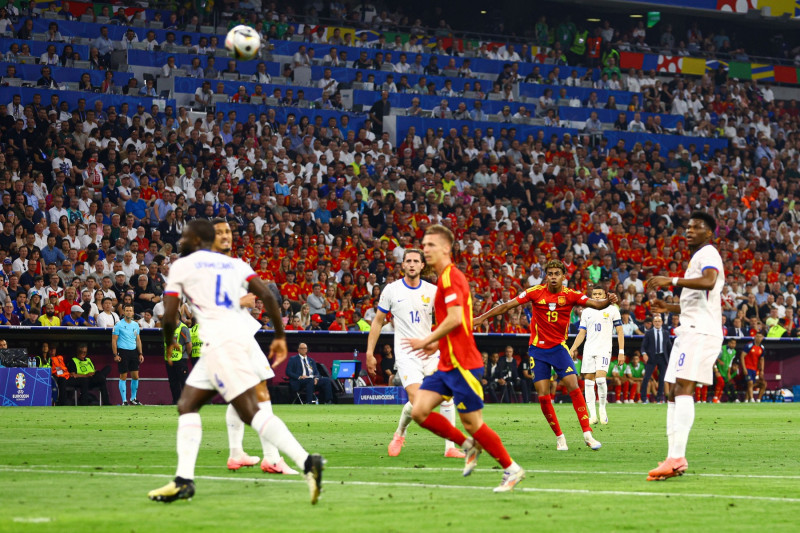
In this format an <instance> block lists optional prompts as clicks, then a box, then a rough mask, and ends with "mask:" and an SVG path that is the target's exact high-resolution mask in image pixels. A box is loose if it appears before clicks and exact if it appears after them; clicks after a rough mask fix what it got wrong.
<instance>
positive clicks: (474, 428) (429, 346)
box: [402, 224, 525, 492]
mask: <svg viewBox="0 0 800 533" xmlns="http://www.w3.org/2000/svg"><path fill="white" fill-rule="evenodd" d="M454 240H455V238H454V237H453V232H452V231H450V230H449V229H447V228H446V227H445V226H442V225H439V224H434V225H432V226H429V227H428V229H426V230H425V236H424V237H423V239H422V249H423V252H424V253H425V261H426V262H427V263H428V264H429V265H431V266H432V267H433V268H434V270H436V274H437V275H438V278H439V279H438V281H437V284H436V298H435V299H434V310H435V312H436V322H437V324H438V325H437V327H436V329H435V330H434V331H432V332H431V333H430V334H428V335H427V336H426V337H425V338H423V339H420V338H412V339H404V340H403V341H402V344H403V345H404V346H405V347H406V348H407V349H410V350H413V351H415V352H418V351H423V352H424V353H426V354H427V355H433V354H434V353H436V350H437V348H438V350H439V365H438V368H437V370H436V372H434V373H433V374H431V375H430V376H427V377H425V379H424V380H423V381H422V385H421V386H420V388H419V390H418V391H417V394H416V396H415V398H414V408H413V409H412V411H411V416H412V418H413V419H414V421H415V422H417V423H418V424H419V425H420V426H422V427H424V428H425V429H427V430H429V431H431V432H433V433H435V434H436V435H439V436H440V437H442V438H444V439H448V440H451V441H453V442H455V443H456V444H458V445H459V446H462V447H463V448H464V452H465V453H466V460H465V465H464V472H463V473H464V475H465V476H468V475H470V474H471V473H472V471H473V470H474V469H475V466H476V465H477V464H478V455H480V453H481V448H482V449H484V450H486V451H487V452H489V455H491V456H492V457H494V458H495V460H496V461H497V462H498V463H500V466H502V467H503V480H502V482H501V483H500V485H499V486H498V487H495V489H494V491H495V492H508V491H510V490H513V489H514V487H515V486H516V485H517V483H519V482H520V481H522V480H523V478H524V477H525V471H524V470H523V469H522V467H520V466H519V465H518V464H517V463H516V462H514V461H512V460H511V457H509V455H508V452H507V451H506V448H505V446H503V442H502V441H501V440H500V437H499V436H498V435H497V433H495V432H494V431H493V430H492V429H491V428H490V427H489V426H488V425H487V424H485V423H484V422H483V386H482V385H481V377H482V376H483V359H482V358H481V354H480V352H479V351H478V347H477V346H476V345H475V338H474V337H473V335H472V294H471V292H470V288H469V284H468V283H467V278H466V277H465V276H464V274H463V273H462V272H461V271H460V270H458V269H457V268H456V267H455V266H454V265H453V263H452V260H451V258H450V252H451V251H452V249H453V241H454ZM450 398H452V399H453V401H454V402H455V403H456V409H458V413H459V416H460V417H461V423H462V424H464V429H466V430H467V431H468V432H469V434H470V435H472V436H471V437H465V436H464V434H463V433H461V432H460V431H459V430H458V429H456V427H455V426H454V425H453V424H451V423H450V422H449V421H448V420H447V418H445V417H444V416H442V415H440V414H439V413H434V412H432V411H433V409H434V408H435V407H436V406H437V405H440V404H441V403H442V402H443V401H444V400H449V399H450Z"/></svg>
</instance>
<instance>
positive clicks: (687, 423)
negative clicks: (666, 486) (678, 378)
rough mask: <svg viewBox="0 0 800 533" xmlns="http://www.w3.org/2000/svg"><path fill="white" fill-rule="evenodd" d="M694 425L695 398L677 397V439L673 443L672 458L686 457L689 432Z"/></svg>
mask: <svg viewBox="0 0 800 533" xmlns="http://www.w3.org/2000/svg"><path fill="white" fill-rule="evenodd" d="M692 424H694V397H693V396H686V395H681V396H676V397H675V437H674V440H673V443H672V453H670V454H669V456H670V457H673V458H678V457H686V444H688V442H689V432H690V431H691V430H692Z"/></svg>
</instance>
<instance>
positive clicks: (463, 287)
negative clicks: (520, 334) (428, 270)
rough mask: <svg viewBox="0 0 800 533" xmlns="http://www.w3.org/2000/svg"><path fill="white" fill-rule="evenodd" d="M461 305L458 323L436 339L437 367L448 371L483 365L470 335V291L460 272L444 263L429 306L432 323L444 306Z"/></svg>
mask: <svg viewBox="0 0 800 533" xmlns="http://www.w3.org/2000/svg"><path fill="white" fill-rule="evenodd" d="M453 306H461V325H460V326H458V327H456V328H455V329H454V330H452V331H451V332H450V333H448V334H447V335H445V336H444V337H442V338H441V339H439V370H442V371H444V372H449V371H450V370H453V369H454V368H457V367H460V368H462V369H464V370H473V369H475V368H483V359H482V358H481V353H480V352H479V351H478V347H477V346H476V345H475V338H474V337H473V336H472V293H471V292H470V290H469V283H467V278H466V277H465V276H464V274H463V273H462V272H461V271H460V270H459V269H457V268H456V267H455V266H454V265H453V264H452V263H451V264H449V265H447V267H445V269H444V272H442V274H441V275H440V276H439V280H438V281H437V282H436V297H435V298H434V300H433V309H434V312H435V313H436V323H437V324H441V323H442V322H444V319H445V318H447V309H448V308H449V307H453Z"/></svg>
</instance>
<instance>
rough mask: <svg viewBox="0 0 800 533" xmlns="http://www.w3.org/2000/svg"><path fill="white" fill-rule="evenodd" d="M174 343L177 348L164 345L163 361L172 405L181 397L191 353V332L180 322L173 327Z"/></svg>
mask: <svg viewBox="0 0 800 533" xmlns="http://www.w3.org/2000/svg"><path fill="white" fill-rule="evenodd" d="M174 344H175V345H177V346H178V347H177V348H174V349H173V350H169V346H167V345H166V344H165V345H164V361H165V362H166V365H167V379H169V392H170V393H171V394H172V405H177V403H178V399H179V398H180V397H181V392H183V387H184V385H186V378H187V377H188V376H189V357H191V355H192V348H193V346H192V334H191V331H190V330H189V327H188V326H187V325H186V324H184V323H183V322H180V323H179V324H178V327H177V329H175V341H174Z"/></svg>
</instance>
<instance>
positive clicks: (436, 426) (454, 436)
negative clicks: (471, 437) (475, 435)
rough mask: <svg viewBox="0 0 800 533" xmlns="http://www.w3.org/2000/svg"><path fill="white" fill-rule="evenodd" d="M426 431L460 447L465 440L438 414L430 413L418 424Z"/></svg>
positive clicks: (461, 434)
mask: <svg viewBox="0 0 800 533" xmlns="http://www.w3.org/2000/svg"><path fill="white" fill-rule="evenodd" d="M420 426H422V427H424V428H425V429H427V430H428V431H430V432H432V433H435V434H436V435H439V436H440V437H442V438H443V439H447V440H451V441H453V442H455V443H456V444H457V445H459V446H461V445H462V444H464V441H465V440H466V439H467V438H466V437H465V436H464V434H463V433H461V432H460V431H459V430H458V429H457V428H456V427H455V426H454V425H453V424H451V423H450V421H449V420H447V419H446V418H445V417H443V416H442V415H440V414H439V413H431V414H429V415H428V418H426V419H425V421H424V422H422V423H421V424H420Z"/></svg>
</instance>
